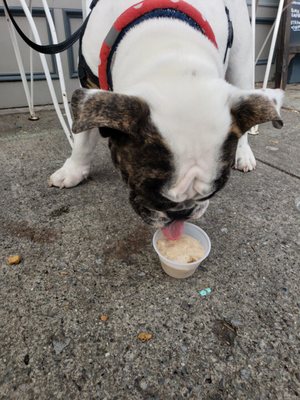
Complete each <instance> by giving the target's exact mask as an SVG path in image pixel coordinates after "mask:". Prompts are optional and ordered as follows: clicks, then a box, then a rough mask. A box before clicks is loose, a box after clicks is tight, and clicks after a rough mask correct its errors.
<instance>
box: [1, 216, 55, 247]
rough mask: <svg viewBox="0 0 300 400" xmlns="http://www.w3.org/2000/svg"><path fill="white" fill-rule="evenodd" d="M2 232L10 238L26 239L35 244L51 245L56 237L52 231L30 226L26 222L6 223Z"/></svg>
mask: <svg viewBox="0 0 300 400" xmlns="http://www.w3.org/2000/svg"><path fill="white" fill-rule="evenodd" d="M4 230H5V231H6V232H7V234H8V235H10V236H14V237H16V238H23V239H28V240H31V241H32V242H35V243H53V242H54V241H55V240H56V239H57V236H58V233H57V232H56V231H55V230H54V229H49V228H43V227H41V226H40V227H37V226H30V225H29V223H28V222H27V221H18V222H16V221H7V222H6V223H5V225H4Z"/></svg>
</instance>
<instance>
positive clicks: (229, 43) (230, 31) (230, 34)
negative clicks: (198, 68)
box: [223, 7, 234, 64]
mask: <svg viewBox="0 0 300 400" xmlns="http://www.w3.org/2000/svg"><path fill="white" fill-rule="evenodd" d="M225 12H226V16H227V22H228V39H227V45H226V51H225V55H224V60H223V63H224V64H225V62H226V57H227V53H228V50H229V49H231V47H232V44H233V36H234V35H233V25H232V21H231V19H230V14H229V10H228V8H227V7H225Z"/></svg>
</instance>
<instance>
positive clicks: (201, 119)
mask: <svg viewBox="0 0 300 400" xmlns="http://www.w3.org/2000/svg"><path fill="white" fill-rule="evenodd" d="M225 87H226V90H222V91H221V92H220V93H219V94H218V95H217V96H216V98H214V99H210V98H209V97H206V96H204V97H203V96H202V98H201V103H202V104H200V106H199V108H197V107H196V106H195V102H196V101H197V96H194V98H192V99H190V101H191V103H190V104H192V106H190V104H189V102H186V103H183V104H181V106H179V105H178V106H174V104H179V103H180V101H177V100H178V99H175V100H173V101H172V105H171V104H170V103H163V100H162V99H160V100H159V101H151V100H150V101H149V100H148V99H147V101H146V100H144V99H142V98H140V97H136V96H130V95H124V94H118V93H114V92H106V91H102V90H96V89H78V90H76V91H75V92H74V94H73V97H72V109H73V115H74V124H73V132H74V133H75V134H76V133H79V132H82V131H86V130H89V129H91V128H95V127H98V128H100V133H101V134H102V136H104V137H108V138H109V146H110V150H111V155H112V160H113V162H114V164H115V166H116V167H117V168H118V169H119V170H120V172H121V175H122V177H123V180H124V181H125V182H126V183H127V185H128V186H129V189H130V202H131V204H132V206H133V209H134V210H135V211H136V212H137V213H138V214H139V215H140V216H141V217H142V219H143V220H144V221H145V222H146V223H148V224H151V225H153V226H156V227H162V226H165V225H167V224H169V223H170V222H172V221H174V220H182V219H183V220H186V219H197V218H199V217H200V216H201V215H202V214H203V213H204V212H205V210H206V208H207V206H208V203H209V201H208V200H209V199H210V198H211V197H212V196H213V195H214V194H215V193H217V192H218V191H219V190H220V189H221V188H222V187H223V186H224V185H225V183H226V182H227V180H228V177H229V174H230V170H231V167H232V165H233V164H234V160H235V151H236V148H237V143H238V139H239V138H240V137H241V136H242V135H243V134H244V132H246V131H247V130H249V129H250V128H251V127H252V126H254V125H257V124H261V123H263V122H267V121H272V122H273V125H274V126H275V127H276V128H280V127H281V126H282V121H281V118H280V116H279V110H280V106H281V102H282V92H281V91H280V90H266V91H263V90H256V91H254V90H252V91H241V90H239V89H236V88H234V87H232V86H231V85H228V84H226V86H225ZM201 106H202V107H201Z"/></svg>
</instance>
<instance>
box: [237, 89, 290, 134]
mask: <svg viewBox="0 0 300 400" xmlns="http://www.w3.org/2000/svg"><path fill="white" fill-rule="evenodd" d="M283 95H284V93H283V91H282V90H280V89H258V90H251V91H241V90H237V91H234V92H233V93H232V95H231V97H230V106H231V114H232V117H233V124H234V125H235V127H236V128H237V129H238V131H239V133H240V134H243V133H245V132H246V131H248V130H249V129H250V128H252V127H253V126H255V125H258V124H262V123H264V122H268V121H272V124H273V126H274V127H275V128H278V129H280V128H282V126H283V122H282V119H281V117H280V108H281V106H282V101H283Z"/></svg>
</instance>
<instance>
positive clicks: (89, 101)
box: [71, 89, 150, 135]
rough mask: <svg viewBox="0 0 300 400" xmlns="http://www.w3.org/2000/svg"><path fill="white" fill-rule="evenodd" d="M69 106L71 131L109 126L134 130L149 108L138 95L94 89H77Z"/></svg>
mask: <svg viewBox="0 0 300 400" xmlns="http://www.w3.org/2000/svg"><path fill="white" fill-rule="evenodd" d="M71 106H72V111H73V116H74V122H73V127H72V130H73V133H79V132H83V131H86V130H88V129H92V128H96V127H98V128H111V129H114V130H118V131H121V132H124V133H127V134H130V135H131V134H135V133H137V132H139V131H140V129H141V127H142V126H143V125H144V124H145V123H146V122H147V121H148V119H149V116H150V109H149V106H148V104H147V103H146V102H145V101H143V100H142V99H140V98H138V97H134V96H127V95H123V94H118V93H113V92H107V91H104V90H98V89H77V90H75V92H74V93H73V96H72V100H71Z"/></svg>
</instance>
